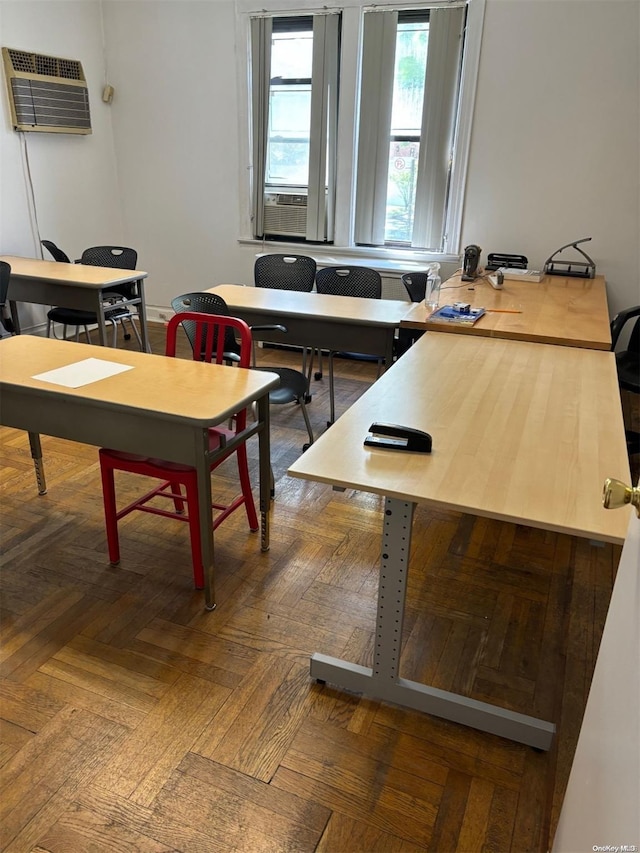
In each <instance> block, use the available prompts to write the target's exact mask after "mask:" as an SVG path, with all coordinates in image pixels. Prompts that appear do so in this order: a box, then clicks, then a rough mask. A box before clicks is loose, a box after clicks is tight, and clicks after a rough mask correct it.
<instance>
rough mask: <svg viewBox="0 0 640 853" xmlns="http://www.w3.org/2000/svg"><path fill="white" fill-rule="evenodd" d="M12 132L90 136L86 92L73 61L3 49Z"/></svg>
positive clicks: (85, 84)
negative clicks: (27, 131) (83, 134)
mask: <svg viewBox="0 0 640 853" xmlns="http://www.w3.org/2000/svg"><path fill="white" fill-rule="evenodd" d="M2 60H3V64H4V76H5V79H6V81H7V93H8V95H9V106H10V109H11V122H12V124H13V127H14V130H30V131H31V130H37V131H41V132H43V133H91V115H90V113H89V92H88V91H87V82H86V80H85V76H84V72H83V71H82V65H81V64H80V63H79V62H78V61H77V60H75V59H60V58H59V57H56V56H43V55H42V54H40V53H28V52H26V51H24V50H14V49H13V48H10V47H3V48H2Z"/></svg>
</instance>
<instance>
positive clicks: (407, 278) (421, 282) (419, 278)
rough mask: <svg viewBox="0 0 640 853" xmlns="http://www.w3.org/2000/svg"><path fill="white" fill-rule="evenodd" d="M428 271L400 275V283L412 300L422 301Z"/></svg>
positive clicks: (425, 289) (425, 290)
mask: <svg viewBox="0 0 640 853" xmlns="http://www.w3.org/2000/svg"><path fill="white" fill-rule="evenodd" d="M428 278H429V273H426V272H407V273H405V274H404V275H403V276H402V283H403V284H404V286H405V290H406V291H407V293H408V294H409V299H410V300H411V301H412V302H422V300H423V299H424V297H425V294H426V292H427V279H428Z"/></svg>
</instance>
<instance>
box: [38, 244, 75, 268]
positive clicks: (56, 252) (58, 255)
mask: <svg viewBox="0 0 640 853" xmlns="http://www.w3.org/2000/svg"><path fill="white" fill-rule="evenodd" d="M40 242H41V243H42V245H43V246H44V247H45V249H46V250H47V251H48V252H50V253H51V257H52V258H53V260H54V261H58V263H61V264H70V263H71V261H70V260H69V255H67V254H66V253H65V252H63V251H62V249H60V248H59V247H58V246H56V244H55V243H52V242H51V240H40Z"/></svg>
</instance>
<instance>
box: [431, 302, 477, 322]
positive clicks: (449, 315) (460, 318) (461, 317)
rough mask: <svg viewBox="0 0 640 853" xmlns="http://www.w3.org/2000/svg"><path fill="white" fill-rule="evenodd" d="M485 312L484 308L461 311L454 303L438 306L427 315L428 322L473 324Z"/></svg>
mask: <svg viewBox="0 0 640 853" xmlns="http://www.w3.org/2000/svg"><path fill="white" fill-rule="evenodd" d="M484 313H485V310H484V308H470V309H469V310H468V311H461V310H460V309H458V308H456V307H455V305H443V306H442V308H438V310H437V311H434V312H433V314H431V315H430V316H429V317H427V322H429V323H432V322H433V323H457V324H458V325H461V326H473V324H474V323H475V322H477V321H478V320H479V319H480V317H482V316H483V315H484Z"/></svg>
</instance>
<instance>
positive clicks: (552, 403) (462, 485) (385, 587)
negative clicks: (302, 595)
mask: <svg viewBox="0 0 640 853" xmlns="http://www.w3.org/2000/svg"><path fill="white" fill-rule="evenodd" d="M416 389H419V393H416ZM374 421H379V422H385V421H386V422H390V423H396V424H403V425H405V426H410V427H415V428H417V429H422V430H425V431H427V432H429V433H430V434H431V435H432V437H433V452H432V453H431V454H420V453H405V452H399V451H391V450H381V449H378V448H375V449H374V448H368V447H364V446H363V440H364V438H365V436H366V435H367V433H368V430H369V427H370V425H371V424H372V423H373V422H374ZM289 474H291V475H292V476H294V477H301V478H303V479H308V480H315V481H319V482H321V483H327V484H330V485H334V486H338V487H342V488H350V489H358V490H361V491H364V492H371V493H373V494H378V495H384V496H385V508H384V514H383V520H382V535H383V538H382V543H383V546H382V555H381V560H380V578H379V592H378V615H377V623H376V636H377V637H378V641H377V643H376V649H375V652H374V663H373V668H369V667H364V666H360V665H357V664H354V663H349V662H347V661H343V660H338V659H336V658H330V657H327V656H326V655H322V654H314V655H313V657H312V659H311V675H312V676H313V677H314V678H317V679H319V680H322V681H327V682H330V683H332V684H336V685H338V686H341V687H344V688H346V689H348V690H353V691H355V692H358V693H365V694H368V695H372V696H375V697H378V698H380V699H384V700H387V701H389V702H394V703H396V704H399V705H404V706H405V707H409V708H414V709H417V710H422V711H425V712H427V713H429V714H434V715H436V716H439V717H444V718H446V719H449V720H453V721H454V722H458V723H462V724H464V725H467V726H471V727H473V728H476V729H480V730H481V731H486V732H491V733H493V734H498V735H501V736H502V737H507V738H510V739H512V740H516V741H519V742H521V743H526V744H530V745H532V746H535V747H538V748H540V749H548V748H549V747H550V744H551V741H552V738H553V734H554V731H555V727H554V726H553V724H552V723H550V722H545V721H543V720H538V719H535V718H533V717H529V716H526V715H523V714H517V713H514V712H511V711H507V710H504V709H502V708H498V707H496V706H494V705H490V704H487V703H484V702H478V701H475V700H473V699H470V698H467V697H465V696H459V695H457V694H454V693H449V692H446V691H443V690H438V689H436V688H432V687H428V686H426V685H424V684H420V683H418V682H414V681H409V680H407V679H404V678H401V677H400V673H399V668H400V667H399V664H400V650H401V646H402V622H403V614H404V601H405V595H406V583H407V572H408V570H409V555H410V550H411V526H412V519H413V513H414V509H415V506H416V504H417V503H419V502H424V503H427V504H430V505H433V506H436V507H442V508H445V509H453V510H457V511H460V512H465V513H470V514H472V515H479V516H485V517H488V518H494V519H500V520H504V521H508V522H513V523H516V524H525V525H529V526H531V527H538V528H542V529H545V530H552V531H558V532H562V533H568V534H573V535H577V536H583V537H587V538H590V539H596V540H601V541H605V542H613V543H621V542H622V541H623V540H624V537H625V534H626V530H627V525H628V523H629V512H628V511H622V510H618V511H617V512H607V511H606V510H605V509H604V508H603V507H602V504H601V494H602V486H603V482H604V480H605V478H606V477H608V476H611V477H618V478H619V479H621V480H624V481H625V482H629V463H628V458H627V454H626V448H625V441H624V427H623V423H622V414H621V410H620V401H619V393H618V382H617V374H616V366H615V358H614V354H613V353H605V352H596V351H592V350H586V349H579V348H574V347H557V346H545V345H542V344H532V343H531V344H530V343H520V342H516V341H504V340H482V341H479V340H476V339H473V338H470V337H467V336H464V335H442V334H437V333H434V334H429V335H424V336H423V337H422V338H421V339H420V340H419V341H418V342H417V343H416V344H415V345H414V346H412V347H411V348H410V349H409V350H408V352H407V353H405V354H404V355H403V356H402V358H401V359H399V360H398V361H397V362H396V363H395V364H394V365H393V366H392V367H391V369H390V370H388V371H387V372H386V373H385V374H384V376H382V377H381V378H380V379H379V380H378V381H377V382H376V383H375V385H373V386H372V387H371V388H369V389H368V390H367V391H366V392H365V393H364V395H363V396H362V397H361V398H360V399H359V400H357V401H356V402H355V403H354V405H353V406H352V407H351V408H350V409H349V410H348V411H347V412H346V413H345V414H344V415H343V416H342V417H341V418H340V420H339V421H336V423H335V425H334V426H332V427H331V429H330V430H329V431H328V432H326V433H325V434H324V435H322V436H321V437H320V438H319V439H318V441H317V442H316V443H315V444H313V445H312V446H311V447H310V448H309V449H308V450H307V452H306V453H304V454H303V455H302V456H301V457H300V458H299V459H298V460H297V461H296V462H295V463H294V464H293V466H292V467H291V468H290V469H289Z"/></svg>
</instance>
